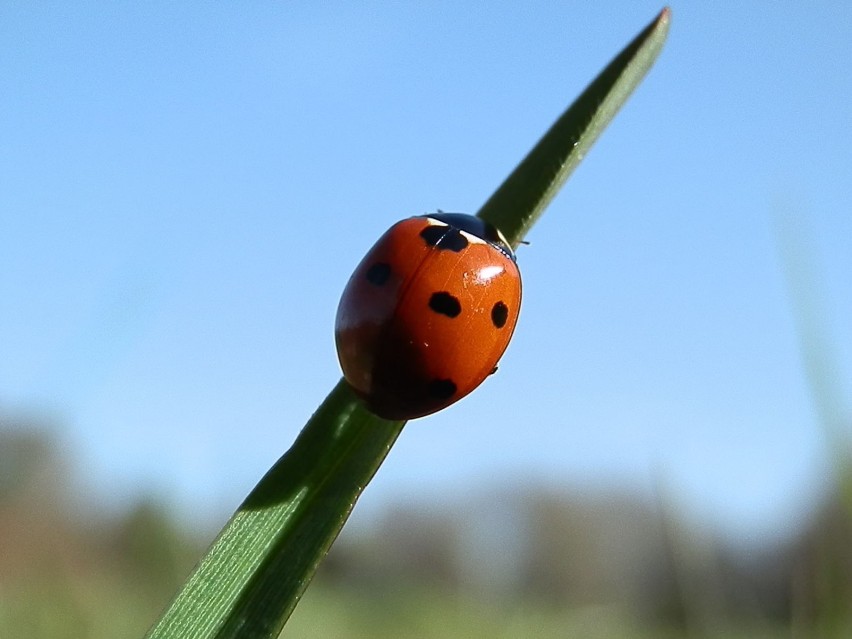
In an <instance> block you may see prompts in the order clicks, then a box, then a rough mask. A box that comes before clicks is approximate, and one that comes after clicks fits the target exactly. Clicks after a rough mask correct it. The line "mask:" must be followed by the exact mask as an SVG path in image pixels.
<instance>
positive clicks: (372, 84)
mask: <svg viewBox="0 0 852 639" xmlns="http://www.w3.org/2000/svg"><path fill="white" fill-rule="evenodd" d="M660 8H661V7H660V6H659V5H658V4H653V3H650V2H607V3H602V4H599V5H595V6H594V7H592V6H589V7H577V6H573V5H572V4H570V3H569V4H566V3H559V2H535V3H531V4H530V3H524V4H516V3H510V2H497V3H490V4H489V5H488V6H487V7H482V6H479V5H474V4H472V3H430V4H429V5H421V6H416V7H415V6H404V5H396V4H393V3H383V2H377V3H370V4H365V5H357V6H356V5H349V4H346V3H341V2H333V3H327V4H323V5H322V6H320V5H313V4H307V3H287V4H276V3H252V4H250V5H249V4H241V5H208V4H204V3H197V2H189V3H182V4H180V5H179V6H175V5H172V4H168V3H159V2H153V3H146V4H144V5H129V4H109V5H108V4H106V3H97V2H93V3H78V4H70V5H65V4H42V3H39V4H30V3H6V4H3V5H0V78H2V84H1V85H0V86H2V90H0V96H2V97H0V637H7V636H15V637H17V636H25V637H35V638H38V637H66V636H67V637H76V638H78V637H93V638H98V637H115V636H130V637H132V636H140V635H141V634H142V633H143V632H144V631H145V630H146V629H147V628H148V626H149V625H150V624H151V623H152V622H153V621H154V620H155V619H156V617H157V615H158V614H159V611H160V610H161V609H162V607H163V606H164V605H165V604H166V603H167V602H168V601H169V599H170V597H171V596H172V595H173V594H174V592H175V591H176V589H177V588H178V586H179V585H180V583H181V582H182V581H183V579H184V578H185V577H186V575H187V574H188V572H189V571H190V570H191V568H192V566H193V564H194V563H195V562H196V561H197V560H198V558H199V557H200V556H201V554H202V553H203V551H204V548H205V547H206V546H207V544H209V542H210V541H211V540H212V538H213V536H214V535H215V534H216V532H217V531H218V530H219V528H220V527H221V526H222V525H223V524H224V522H225V521H226V519H227V517H228V516H229V515H230V513H231V512H233V510H234V509H235V508H236V507H237V505H238V504H239V503H240V501H241V500H242V498H243V497H244V496H245V495H246V494H247V493H248V491H249V490H250V489H251V487H252V486H253V485H254V483H255V482H256V481H257V480H258V479H259V478H260V477H261V476H262V475H263V473H264V472H265V471H266V469H267V468H269V466H270V465H271V464H272V463H273V462H274V461H275V459H277V457H278V456H279V455H280V454H281V453H283V451H284V450H286V448H287V447H288V446H289V444H290V443H291V442H292V441H293V439H294V438H295V436H296V434H297V433H298V431H299V429H300V428H301V426H302V425H303V424H304V423H305V420H306V418H307V417H308V416H309V415H310V414H311V411H312V410H313V409H314V408H316V406H317V405H318V404H319V402H320V401H321V400H322V399H323V397H324V396H325V394H326V392H328V390H330V388H331V387H332V386H333V384H334V383H335V382H336V381H337V379H338V378H339V369H338V366H337V362H336V357H335V354H334V345H333V339H332V325H333V318H334V311H335V308H336V303H337V297H338V295H339V294H340V291H341V290H342V287H343V285H344V283H345V281H346V278H347V277H348V276H349V273H350V272H351V269H352V268H353V267H354V265H355V263H356V262H357V261H358V259H360V257H361V255H362V254H363V253H364V251H365V250H366V249H367V248H368V247H369V246H370V245H371V244H372V242H373V241H375V239H376V238H377V237H378V235H379V234H380V233H381V232H382V231H383V230H384V229H385V228H386V227H387V226H389V225H390V224H391V223H393V222H394V221H395V220H396V219H398V218H401V217H404V216H407V215H413V214H420V213H423V212H426V211H429V210H435V209H438V208H440V209H443V210H459V211H467V212H473V211H475V210H476V209H477V208H478V207H479V206H480V205H481V204H482V203H483V202H484V201H485V199H486V198H487V197H488V195H490V193H491V192H492V191H493V189H494V188H496V186H497V185H498V184H499V182H500V181H501V180H502V179H503V178H504V177H505V175H506V174H507V173H508V172H509V171H510V170H511V168H512V167H513V166H514V165H515V164H516V163H517V162H518V161H519V160H520V158H521V157H522V155H523V154H524V153H525V152H526V151H527V150H528V149H529V148H530V147H531V146H532V144H533V142H534V141H535V140H536V139H537V137H538V136H539V135H541V134H542V133H543V131H544V130H545V128H546V127H547V126H548V125H549V124H550V122H552V120H553V119H554V118H555V117H556V116H557V115H558V114H559V113H560V112H561V110H562V109H564V108H565V107H566V106H567V105H568V103H569V102H570V101H571V100H572V99H573V97H575V96H576V95H577V94H578V93H579V92H580V91H581V90H582V88H583V87H584V86H585V85H586V84H587V83H588V82H589V81H590V80H591V79H592V78H593V77H594V75H595V74H596V73H597V72H598V71H599V70H600V69H601V68H602V67H603V66H604V65H605V64H606V63H607V62H608V61H609V59H610V58H611V57H612V56H613V55H614V54H615V53H616V52H617V51H619V50H620V49H621V47H623V46H624V45H625V44H626V43H627V42H628V41H629V40H630V39H631V38H632V37H633V36H634V35H635V34H636V33H637V32H638V31H639V30H640V29H641V28H642V27H643V26H644V25H645V24H647V22H648V21H649V20H650V19H651V18H652V17H653V16H654V15H656V14H657V13H658V11H659V10H660ZM672 9H673V19H672V29H671V33H670V37H669V42H668V43H667V45H666V47H665V49H664V51H663V54H662V56H661V58H660V60H659V62H658V64H657V65H656V67H655V68H654V69H652V71H651V73H650V74H649V76H648V78H647V79H646V81H645V82H644V83H643V84H642V86H640V87H639V89H638V91H637V93H636V95H635V96H634V97H633V98H631V100H630V101H629V102H628V103H627V105H626V107H625V108H624V110H623V112H622V113H620V114H619V115H618V116H617V117H616V119H615V120H614V122H613V124H612V125H611V127H610V128H609V129H608V130H607V131H606V132H605V133H604V134H603V136H602V138H601V139H600V141H599V142H598V143H597V145H596V146H595V148H594V150H593V151H592V152H591V153H590V154H589V157H588V158H587V159H586V161H585V162H584V163H583V165H582V166H581V167H580V169H579V170H578V171H577V172H576V174H575V175H574V176H573V177H572V178H571V180H570V181H569V182H568V184H567V186H566V188H565V190H564V192H563V193H562V194H561V195H560V196H559V197H558V198H557V199H556V200H555V201H554V203H553V204H552V205H551V207H550V209H549V211H548V213H547V214H546V215H545V216H544V218H543V219H542V221H541V222H540V223H539V224H538V225H537V226H536V228H535V229H533V231H532V233H531V234H530V236H529V238H528V239H529V240H530V242H531V244H530V245H529V246H523V247H521V249H520V250H519V264H520V266H521V269H522V272H523V275H524V278H525V279H524V285H525V288H524V295H525V300H524V308H523V311H522V314H521V318H520V323H519V326H518V330H517V333H516V337H515V340H514V342H513V344H512V345H511V346H510V348H509V350H508V352H507V354H506V356H505V358H504V359H503V361H502V362H501V366H500V371H499V374H498V375H495V376H493V378H491V379H489V380H488V382H487V383H486V384H484V385H483V387H482V388H481V389H480V390H479V391H477V393H474V394H473V395H471V396H470V397H469V398H466V399H465V400H463V401H462V402H460V403H459V404H458V405H456V406H453V407H452V408H451V409H449V410H447V411H444V412H442V413H440V414H438V415H435V416H433V417H430V418H427V419H424V420H417V421H414V422H412V423H411V424H409V425H408V426H407V427H406V429H405V430H404V431H403V433H402V436H401V438H400V440H399V441H398V443H397V444H396V446H395V448H394V450H393V451H391V454H390V456H389V457H388V460H387V461H386V463H385V465H384V466H383V468H382V469H380V471H379V473H378V475H377V477H376V479H375V480H374V481H373V483H372V484H371V486H370V487H369V489H368V490H367V491H366V492H365V494H364V496H363V498H362V499H361V501H360V502H359V504H358V507H357V508H356V509H355V512H354V515H353V517H352V520H351V521H350V522H349V524H348V525H347V527H346V528H345V529H344V533H343V535H342V536H341V538H340V540H339V541H338V543H337V544H336V545H335V547H334V549H333V551H332V553H331V555H330V556H329V558H328V561H327V562H326V563H325V564H324V565H323V566H322V568H321V571H320V573H319V575H318V577H317V579H316V582H315V584H314V585H313V586H312V587H311V588H309V590H308V593H307V595H306V597H305V600H304V601H303V602H302V603H301V604H300V605H299V607H298V608H297V611H296V613H295V615H294V617H293V619H292V620H291V623H290V625H289V626H288V629H287V630H286V631H285V633H284V634H285V636H288V635H289V636H294V637H381V636H388V637H390V636H418V637H453V636H459V637H479V636H481V637H526V636H541V637H548V636H554V637H556V636H559V637H564V636H591V637H595V636H601V637H618V636H635V637H642V636H655V637H656V636H661V635H662V636H665V635H666V634H667V635H669V636H737V635H741V636H748V637H754V636H791V635H796V636H848V634H849V631H850V620H849V612H848V611H849V609H850V605H852V593H851V592H850V583H849V581H850V577H849V575H850V568H852V566H850V558H849V557H848V556H847V555H849V552H850V551H849V550H848V546H849V544H848V541H847V540H848V539H849V533H850V530H849V527H850V506H849V503H850V497H849V495H850V493H852V487H850V483H849V481H848V479H847V478H848V475H849V468H850V466H849V463H848V457H847V456H848V453H847V449H848V437H849V433H848V429H849V426H850V414H851V412H850V409H849V402H848V397H849V391H850V382H851V381H852V376H850V373H849V369H848V365H847V362H849V361H850V356H852V333H850V330H849V327H850V326H852V321H850V317H852V288H850V287H849V281H850V275H852V252H850V251H849V249H848V246H849V238H850V237H852V216H850V215H849V210H850V206H849V204H850V202H852V181H850V179H849V168H850V166H852V128H850V127H849V126H848V123H849V122H850V121H852V112H851V111H852V74H850V73H849V72H848V60H849V59H852V37H850V34H852V8H850V7H849V6H846V5H843V4H840V3H836V4H833V3H825V4H820V5H814V6H811V5H783V6H773V7H771V8H770V7H768V6H761V5H757V4H753V5H748V6H745V7H743V6H741V5H740V4H737V3H723V4H714V5H713V6H709V5H704V4H699V3H683V4H682V5H674V6H673V7H672Z"/></svg>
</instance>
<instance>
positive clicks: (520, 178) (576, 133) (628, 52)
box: [477, 7, 671, 247]
mask: <svg viewBox="0 0 852 639" xmlns="http://www.w3.org/2000/svg"><path fill="white" fill-rule="evenodd" d="M670 19H671V11H670V10H669V9H668V7H666V8H665V9H663V10H662V11H661V12H660V14H659V15H658V16H657V17H656V18H655V19H654V21H653V22H651V24H649V25H648V26H647V27H646V28H645V29H644V30H643V31H642V32H641V33H640V34H639V35H638V36H636V38H634V39H633V42H631V43H630V44H628V45H627V47H625V48H624V50H623V51H622V52H621V53H619V54H618V55H617V56H616V57H615V59H613V61H612V62H610V63H609V65H608V66H607V67H606V68H605V69H604V70H603V71H601V73H600V74H599V75H598V77H597V78H595V80H594V81H593V82H592V83H591V84H590V85H589V86H588V87H587V88H586V90H585V91H583V93H582V94H581V95H580V97H579V98H577V99H576V100H575V101H574V103H573V104H572V105H571V106H570V107H568V109H567V110H566V111H565V112H564V113H563V114H562V115H561V116H560V117H559V119H558V120H557V121H556V122H555V123H554V124H553V126H552V127H550V129H549V130H548V131H547V133H545V134H544V137H542V138H541V140H539V142H538V144H536V145H535V147H534V148H533V149H532V151H530V152H529V154H528V155H527V156H526V157H525V158H524V159H523V161H522V162H521V163H520V164H519V165H518V166H517V168H516V169H515V170H514V171H512V173H511V175H509V177H508V178H506V180H505V181H504V182H503V184H501V185H500V187H499V188H498V189H497V190H496V191H495V192H494V194H493V195H492V196H491V197H490V198H489V199H488V201H487V202H486V203H485V204H484V205H483V206H482V208H481V209H480V210H479V213H477V215H478V216H479V217H481V218H482V219H484V220H488V221H489V222H491V223H492V224H493V225H494V226H496V227H497V228H499V229H500V230H501V231H502V232H503V234H504V235H505V236H506V239H508V240H509V243H510V244H512V246H514V247H517V246H518V244H520V242H521V240H523V238H524V236H525V235H526V233H527V231H529V229H530V228H531V227H532V225H533V224H534V223H535V221H536V220H537V219H538V217H539V216H540V215H541V214H542V213H543V212H544V209H545V208H547V205H548V204H550V201H551V200H552V199H553V198H554V196H555V195H556V193H557V192H558V191H559V189H560V188H562V185H563V184H564V183H565V180H566V179H567V178H568V176H569V175H570V174H571V172H572V171H573V170H574V169H575V168H576V167H577V165H578V164H579V163H580V161H581V160H582V159H583V158H584V157H585V155H586V153H587V152H588V150H589V148H590V147H591V146H592V144H593V143H594V141H595V140H596V139H597V138H598V136H599V135H600V134H601V131H603V130H604V128H605V127H606V125H607V124H609V122H610V120H612V118H613V116H614V115H615V114H616V112H617V111H618V109H619V108H621V106H622V105H623V104H624V103H625V102H626V101H627V98H628V97H630V94H631V93H632V92H633V90H634V89H635V88H636V87H637V85H638V84H639V82H641V80H642V78H643V77H645V74H646V73H647V72H648V69H650V68H651V65H653V64H654V61H655V60H656V59H657V56H658V55H659V53H660V50H661V49H662V48H663V43H664V42H665V40H666V35H667V33H668V30H669V22H670Z"/></svg>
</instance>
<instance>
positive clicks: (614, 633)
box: [0, 416, 852, 639]
mask: <svg viewBox="0 0 852 639" xmlns="http://www.w3.org/2000/svg"><path fill="white" fill-rule="evenodd" d="M50 426H51V428H47V427H46V426H45V425H44V424H37V423H31V422H30V423H28V422H27V421H25V420H15V419H10V418H8V416H7V417H6V418H4V420H3V422H2V426H0V469H2V472H0V637H28V638H31V639H40V638H51V639H53V638H65V637H68V638H71V637H73V638H75V639H81V638H92V639H100V638H106V637H111V638H112V637H119V636H121V637H134V636H141V635H142V634H143V633H144V632H145V630H146V629H147V628H148V626H149V625H150V624H151V622H152V621H153V620H154V619H156V618H157V616H158V614H159V612H160V611H161V609H162V608H163V607H164V606H165V605H166V604H167V603H168V602H169V600H170V598H171V597H172V595H173V594H174V592H175V590H176V589H177V588H178V587H179V586H180V584H181V582H182V581H183V580H184V579H185V577H186V575H187V574H188V573H189V571H190V570H191V568H192V566H193V563H194V562H195V561H196V560H197V559H198V558H199V557H200V556H201V554H202V552H203V549H204V547H205V546H206V545H207V544H208V543H209V542H210V540H211V539H212V537H213V535H214V534H215V531H214V530H209V531H201V530H189V529H186V528H184V527H183V526H182V524H181V523H180V521H179V519H178V518H176V517H175V516H174V515H173V514H172V513H170V512H169V511H168V509H167V508H166V507H165V506H163V505H161V504H158V503H157V502H156V501H154V500H143V501H141V502H140V503H137V504H135V505H133V506H132V507H130V508H129V509H128V510H127V511H126V512H124V513H122V514H120V515H116V514H114V513H113V514H108V513H106V512H101V511H99V509H98V506H97V504H92V503H88V502H87V501H86V496H85V495H83V494H80V491H78V490H75V489H74V486H75V481H74V477H75V469H74V468H73V467H72V466H71V465H70V462H69V461H68V460H67V459H64V458H63V455H62V451H61V450H60V448H59V447H58V445H56V444H55V441H56V440H55V438H54V437H53V436H52V434H53V433H54V432H55V430H53V428H54V425H50ZM845 476H848V474H847V475H845ZM839 488H840V486H839V485H837V486H835V487H834V489H833V490H832V491H827V495H826V497H825V501H824V504H823V507H822V508H821V509H818V510H816V511H815V512H816V513H817V514H816V516H815V517H814V518H813V519H812V520H811V521H809V522H807V524H806V525H805V526H804V527H803V528H802V529H801V530H799V531H795V534H793V535H792V536H790V537H788V538H787V539H785V540H784V542H783V543H779V544H776V545H774V546H766V547H760V548H754V547H750V548H747V549H744V548H737V547H733V546H730V545H729V544H727V543H726V542H725V540H722V539H719V538H714V536H713V535H712V534H711V533H709V532H708V531H706V530H701V529H700V528H698V527H695V526H694V525H692V524H691V523H690V522H689V521H686V520H684V519H681V518H680V517H679V516H678V513H677V512H675V511H674V510H673V509H672V508H669V507H667V505H666V503H665V500H663V499H658V500H657V501H653V500H650V499H649V498H648V497H647V495H641V494H631V493H629V492H620V491H616V490H608V491H600V492H597V493H595V492H589V491H584V492H582V493H580V492H574V491H571V490H570V489H568V488H567V487H566V488H565V489H564V490H554V489H553V488H552V487H550V488H544V487H540V486H535V485H527V486H515V485H513V486H509V485H507V486H503V487H501V486H499V485H496V486H493V487H491V488H489V489H488V491H487V492H482V493H481V494H480V495H479V497H477V498H475V499H473V500H471V499H470V498H466V499H463V498H461V497H459V498H458V500H455V501H453V500H450V501H447V502H444V503H431V504H430V503H416V502H412V503H407V504H400V505H398V506H396V507H393V508H389V509H388V510H387V511H386V512H385V514H384V517H383V518H381V519H380V520H378V521H377V522H375V523H374V525H373V526H372V527H370V528H367V529H364V528H363V527H362V528H361V529H357V530H353V531H348V530H347V531H346V532H344V534H343V535H342V536H341V538H340V539H339V540H338V542H337V544H336V545H335V546H334V548H333V550H332V552H331V554H330V556H329V557H328V559H327V560H326V562H325V563H324V564H323V565H322V566H321V568H320V572H319V574H318V576H317V579H316V580H315V582H314V584H313V585H312V587H311V588H309V589H308V591H307V594H306V596H305V599H304V601H303V602H302V603H301V604H300V606H299V607H297V609H296V612H295V614H294V616H293V618H292V619H291V621H290V623H289V624H288V625H287V627H286V628H285V631H284V634H283V636H285V637H286V636H290V637H306V638H312V637H317V638H319V637H322V638H324V639H330V638H334V637H341V638H342V637H380V638H381V637H400V636H417V637H424V638H431V637H436V638H437V637H450V638H451V637H471V638H474V637H483V638H485V637H489V638H492V637H529V636H536V637H545V638H546V637H566V636H582V637H660V636H664V637H665V636H671V637H680V636H700V637H715V636H719V637H721V636H725V637H736V636H742V637H782V636H784V637H786V636H791V632H792V633H793V636H849V633H850V631H852V619H850V614H849V611H850V609H852V608H850V605H849V604H850V602H852V548H850V545H849V543H848V540H849V539H850V538H852V537H850V535H852V526H850V516H849V512H848V510H846V509H845V508H844V507H843V502H842V501H841V500H839V499H836V498H835V495H839V494H840V491H839V490H838V489H839Z"/></svg>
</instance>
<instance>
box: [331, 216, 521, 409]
mask: <svg viewBox="0 0 852 639" xmlns="http://www.w3.org/2000/svg"><path fill="white" fill-rule="evenodd" d="M520 307H521V274H520V271H519V270H518V265H517V264H516V262H515V254H514V253H513V252H512V248H511V247H510V246H509V243H508V242H507V241H506V239H505V238H504V237H503V235H502V234H501V233H500V231H498V230H497V229H496V228H495V227H494V226H492V225H491V224H489V223H487V222H485V221H483V220H481V219H479V218H477V217H474V216H472V215H465V214H461V213H436V214H433V215H424V216H419V217H411V218H408V219H405V220H402V221H401V222H397V223H396V224H394V225H393V226H392V227H391V228H390V229H389V230H388V231H387V232H386V233H385V234H384V235H382V237H381V238H379V241H378V242H376V244H375V245H374V246H373V248H371V249H370V251H369V252H368V253H367V255H366V256H365V257H364V259H363V260H361V263H360V264H359V265H358V266H357V268H356V269H355V272H354V273H353V274H352V277H351V278H350V279H349V282H348V283H347V285H346V288H345V289H344V291H343V296H342V297H341V299H340V306H339V307H338V309H337V320H336V324H335V341H336V342H337V355H338V357H339V359H340V365H341V367H342V368H343V376H344V377H345V378H346V381H347V382H349V385H350V386H351V387H352V388H353V389H354V391H355V392H356V393H357V394H358V395H359V396H360V397H361V398H362V399H363V400H364V401H365V403H366V404H367V407H368V408H369V409H370V410H371V411H373V412H374V413H375V414H377V415H379V416H380V417H384V418H385V419H413V418H415V417H423V416H424V415H429V414H430V413H434V412H436V411H439V410H441V409H442V408H446V407H447V406H449V405H450V404H452V403H454V402H456V401H458V400H459V399H461V398H462V397H464V396H465V395H467V394H468V393H470V392H471V391H472V390H473V389H475V388H476V387H477V386H479V385H480V384H481V383H482V381H483V380H484V379H485V378H486V377H488V376H489V375H490V374H491V373H493V372H494V371H495V370H496V366H497V362H498V360H499V359H500V357H501V356H502V355H503V352H504V351H505V350H506V347H507V346H508V345H509V340H510V339H511V337H512V333H513V332H514V330H515V324H516V322H517V320H518V313H519V311H520Z"/></svg>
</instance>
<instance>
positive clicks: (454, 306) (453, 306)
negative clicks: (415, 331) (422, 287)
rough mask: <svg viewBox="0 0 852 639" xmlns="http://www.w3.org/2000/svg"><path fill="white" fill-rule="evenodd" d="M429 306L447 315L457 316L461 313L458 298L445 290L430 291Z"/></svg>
mask: <svg viewBox="0 0 852 639" xmlns="http://www.w3.org/2000/svg"><path fill="white" fill-rule="evenodd" d="M429 308H431V309H432V310H433V311H435V312H436V313H440V314H441V315H446V316H447V317H458V315H459V313H461V304H460V303H459V301H458V299H457V298H455V297H453V296H452V295H450V294H449V293H447V292H446V291H441V292H440V293H432V297H430V298H429Z"/></svg>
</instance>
